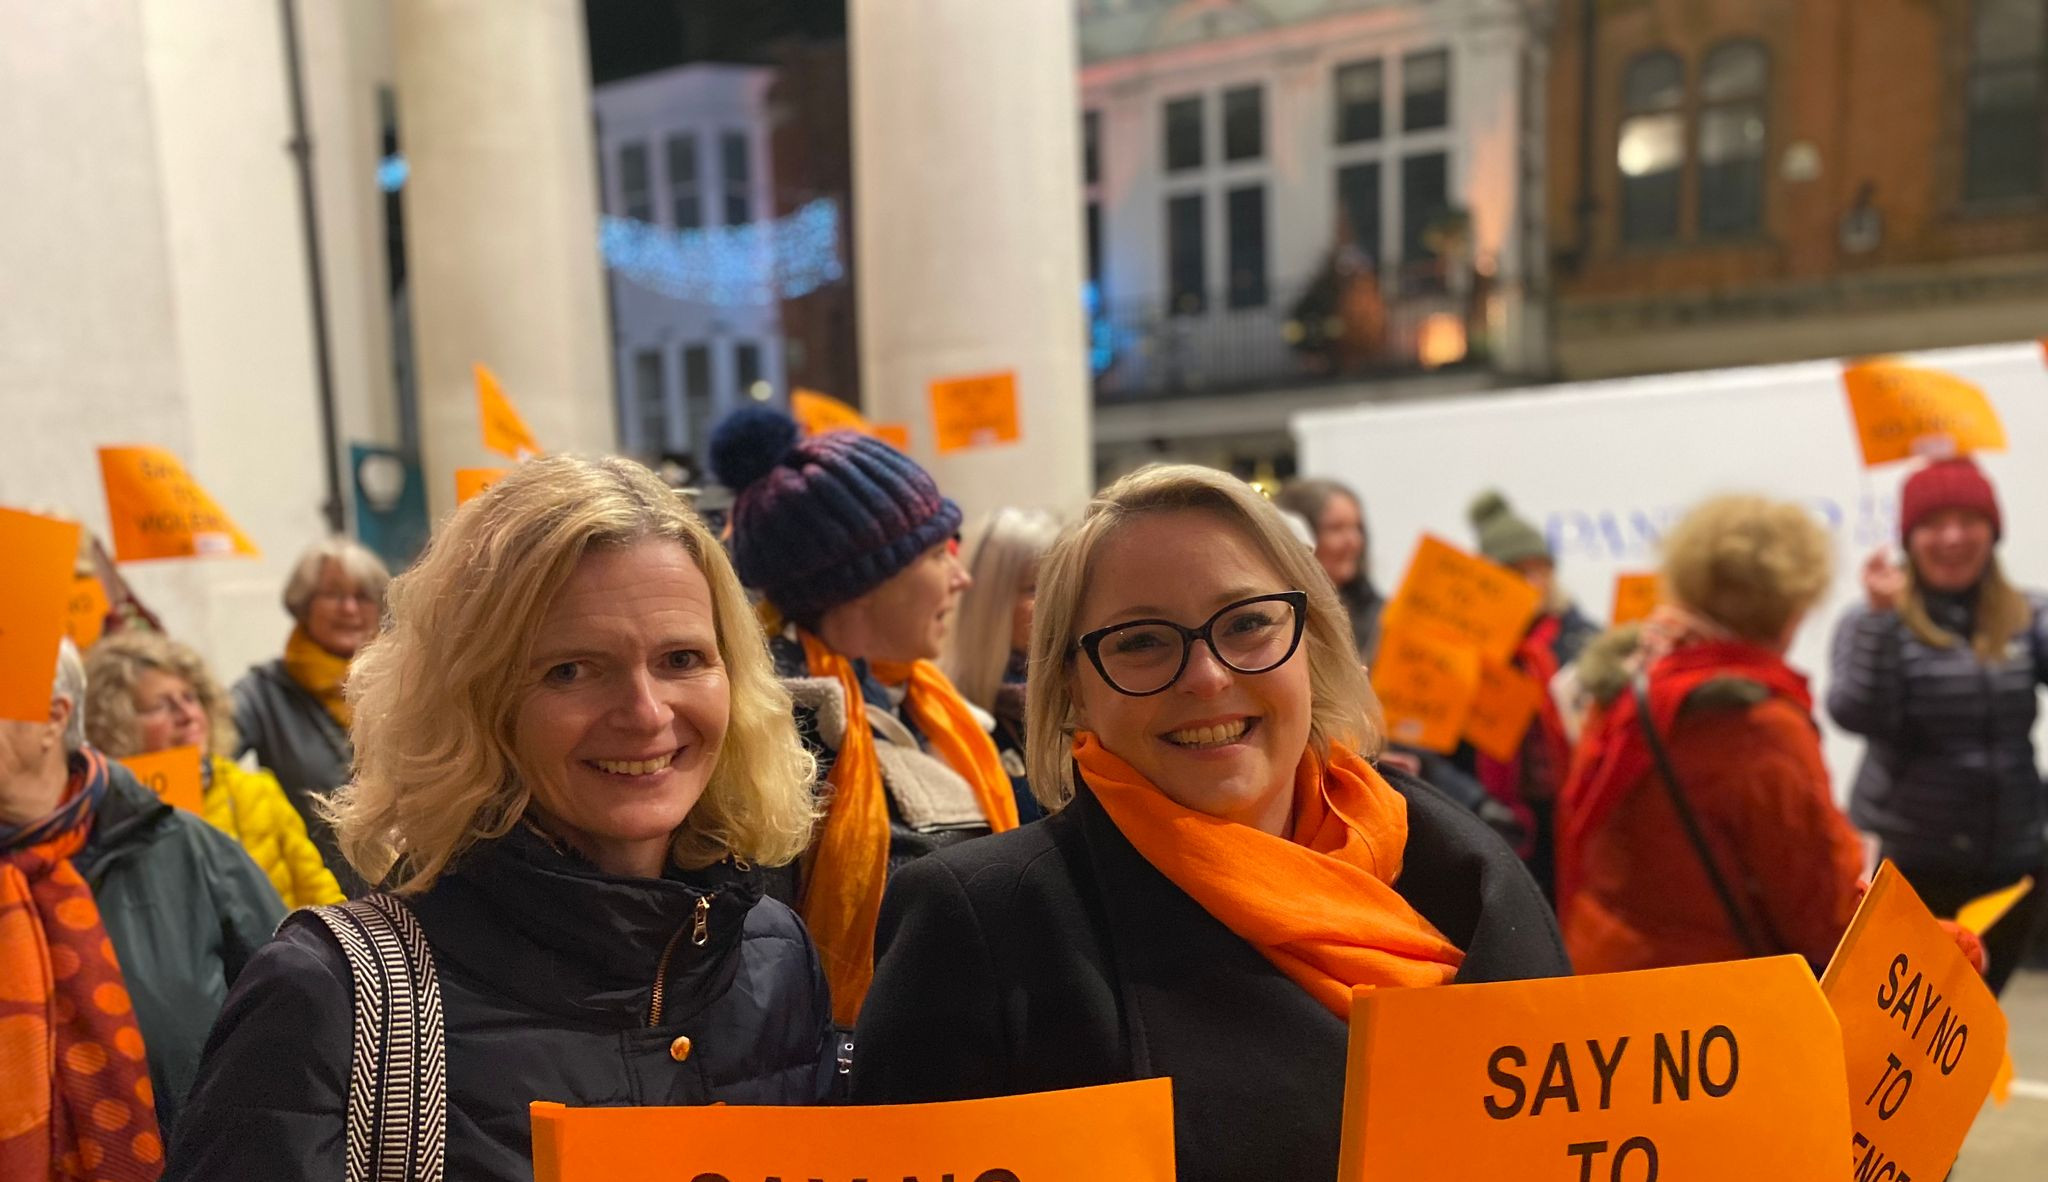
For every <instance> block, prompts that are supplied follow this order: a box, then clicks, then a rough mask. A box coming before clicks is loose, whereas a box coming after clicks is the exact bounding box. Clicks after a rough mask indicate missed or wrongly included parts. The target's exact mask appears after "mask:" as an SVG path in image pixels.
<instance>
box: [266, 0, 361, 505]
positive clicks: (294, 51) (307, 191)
mask: <svg viewBox="0 0 2048 1182" xmlns="http://www.w3.org/2000/svg"><path fill="white" fill-rule="evenodd" d="M278 11H279V14H280V16H281V17H282V18H283V21H284V68H285V82H286V87H285V89H286V90H287V91H288V92H289V93H290V95H291V100H292V138H291V139H290V140H289V141H288V142H287V143H286V144H285V150H286V151H288V152H290V153H291V157H292V162H293V164H294V165H296V166H297V169H298V174H299V221H300V223H301V226H302V228H303V229H304V230H305V233H306V282H307V285H308V287H309V288H310V289H311V290H310V293H309V294H310V295H311V296H312V303H313V366H314V372H315V374H316V376H317V377H318V378H319V384H320V443H321V451H322V452H323V453H325V457H326V460H327V500H326V502H325V503H324V504H322V505H321V506H320V512H321V514H322V515H323V516H325V517H326V518H327V528H328V529H329V530H330V531H332V532H334V533H336V534H339V533H342V532H344V531H345V530H346V529H347V528H348V519H347V516H346V515H345V513H344V511H343V509H342V499H341V449H340V441H339V440H338V439H337V438H336V435H337V434H338V431H337V429H336V427H335V422H334V356H333V350H332V348H331V346H330V345H329V343H328V339H327V275H326V268H325V267H324V266H322V265H321V261H320V206H319V202H318V200H317V198H316V197H315V196H314V193H313V140H312V137H310V136H309V135H307V134H306V95H305V87H304V71H303V69H302V68H301V67H300V65H299V16H298V8H297V5H296V4H294V2H293V0H278Z"/></svg>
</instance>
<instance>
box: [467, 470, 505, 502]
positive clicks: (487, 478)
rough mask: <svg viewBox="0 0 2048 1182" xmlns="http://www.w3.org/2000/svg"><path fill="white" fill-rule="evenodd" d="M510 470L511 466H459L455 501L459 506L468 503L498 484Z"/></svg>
mask: <svg viewBox="0 0 2048 1182" xmlns="http://www.w3.org/2000/svg"><path fill="white" fill-rule="evenodd" d="M510 471H511V469H510V468H457V469H456V470H455V503H456V504H457V505H458V506H460V505H467V504H468V503H469V502H470V499H471V498H473V497H475V496H476V495H477V494H478V493H480V492H482V491H484V490H485V489H487V488H489V487H491V486H492V485H493V484H496V483H497V482H498V479H499V478H500V477H502V476H503V475H505V473H507V472H510Z"/></svg>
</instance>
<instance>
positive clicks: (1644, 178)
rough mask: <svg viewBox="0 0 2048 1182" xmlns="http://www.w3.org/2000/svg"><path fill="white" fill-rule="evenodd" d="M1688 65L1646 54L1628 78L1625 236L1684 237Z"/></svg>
mask: <svg viewBox="0 0 2048 1182" xmlns="http://www.w3.org/2000/svg"><path fill="white" fill-rule="evenodd" d="M1684 106H1685V66H1684V65H1683V64H1681V63H1680V62H1679V60H1678V55H1677V54H1674V53H1667V52H1663V51H1659V52H1655V53H1646V54H1643V55H1641V56H1639V57H1637V58H1636V59H1635V60H1634V61H1631V62H1630V63H1629V65H1628V70H1627V72H1626V73H1624V74H1623V76H1622V84H1621V109H1622V119H1621V134H1620V137H1619V139H1618V141H1617V146H1616V148H1615V163H1616V164H1617V165H1618V166H1619V167H1620V169H1621V240H1622V241H1623V242H1626V243H1645V242H1669V241H1671V240H1672V239H1674V238H1677V237H1678V197H1679V186H1680V183H1681V181H1680V178H1681V177H1682V176H1683V175H1684V172H1685V114H1684V112H1683V110H1682V108H1683V107H1684Z"/></svg>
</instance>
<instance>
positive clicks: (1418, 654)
mask: <svg viewBox="0 0 2048 1182" xmlns="http://www.w3.org/2000/svg"><path fill="white" fill-rule="evenodd" d="M1479 665H1480V660H1479V654H1478V653H1476V652H1474V651H1473V650H1472V649H1471V648H1470V647H1469V646H1467V645H1464V644H1461V643H1459V642H1458V641H1457V640H1456V639H1454V638H1451V637H1448V636H1445V635H1443V634H1441V633H1438V632H1436V631H1434V630H1433V629H1431V628H1429V627H1428V626H1426V625H1421V626H1417V625H1413V624H1408V623H1405V622H1401V621H1394V622H1389V623H1387V625H1386V631H1385V633H1384V634H1383V635H1382V637H1381V639H1380V651H1379V658H1378V660H1376V661H1375V662H1374V663H1373V666H1372V688H1373V692H1374V693H1375V694H1377V695H1379V699H1380V706H1381V708H1382V709H1384V710H1385V711H1386V716H1387V737H1388V738H1390V739H1392V740H1394V741H1395V742H1397V743H1405V744H1407V745H1408V746H1410V747H1420V748H1422V749H1423V750H1425V751H1435V752H1438V753H1440V754H1444V755H1448V754H1450V753H1451V752H1452V751H1455V750H1457V748H1458V736H1459V735H1461V734H1463V733H1464V730H1465V720H1466V718H1467V717H1468V716H1469V715H1470V714H1471V712H1472V700H1473V698H1474V697H1475V696H1476V695H1477V694H1478V693H1479V678H1480V672H1479Z"/></svg>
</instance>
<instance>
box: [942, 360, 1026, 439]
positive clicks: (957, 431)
mask: <svg viewBox="0 0 2048 1182" xmlns="http://www.w3.org/2000/svg"><path fill="white" fill-rule="evenodd" d="M931 395H932V427H933V430H934V434H935V436H936V437H937V439H938V446H939V454H940V455H945V454H946V453H948V452H956V451H965V450H966V449H968V448H970V447H988V446H991V445H993V444H997V443H1015V442H1017V439H1018V435H1019V429H1018V426H1017V375H1016V374H1015V373H1014V372H1012V371H1010V370H1004V371H1002V372H1001V373H985V374H975V375H973V376H971V377H964V378H941V379H939V380H938V381H935V382H933V383H932V386H931Z"/></svg>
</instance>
